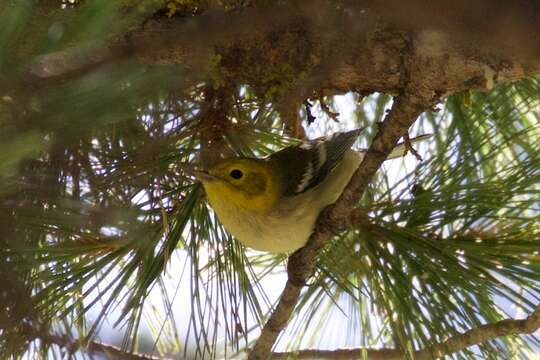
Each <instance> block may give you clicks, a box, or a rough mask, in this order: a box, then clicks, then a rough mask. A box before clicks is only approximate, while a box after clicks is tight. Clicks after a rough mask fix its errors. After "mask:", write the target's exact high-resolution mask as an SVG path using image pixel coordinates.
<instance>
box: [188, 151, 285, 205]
mask: <svg viewBox="0 0 540 360" xmlns="http://www.w3.org/2000/svg"><path fill="white" fill-rule="evenodd" d="M273 170H275V169H273V167H272V164H271V162H269V161H266V160H259V159H249V158H233V159H226V160H222V161H220V162H218V163H217V164H216V165H214V166H212V167H211V168H209V169H208V170H207V171H199V172H197V173H196V174H195V176H196V177H197V178H198V179H199V180H200V181H201V182H202V183H203V185H204V188H205V190H206V193H207V195H208V198H209V200H210V203H211V205H212V207H214V209H215V208H216V207H218V206H220V205H221V206H222V205H223V202H230V203H232V204H234V205H236V206H238V207H242V208H244V209H248V210H251V211H255V212H258V213H265V212H267V211H268V210H269V209H271V208H272V206H273V205H274V204H275V202H276V201H277V200H278V198H279V196H280V190H281V186H280V181H279V178H278V176H276V175H277V174H276V172H275V171H273Z"/></svg>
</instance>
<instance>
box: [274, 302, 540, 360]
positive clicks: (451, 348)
mask: <svg viewBox="0 0 540 360" xmlns="http://www.w3.org/2000/svg"><path fill="white" fill-rule="evenodd" d="M538 329H540V306H538V307H537V308H536V309H535V310H534V311H533V312H532V313H531V314H530V315H529V316H528V317H527V318H526V319H521V320H516V319H505V320H501V321H498V322H496V323H493V324H486V325H482V326H480V327H478V328H475V329H471V330H469V331H466V332H464V333H463V334H459V335H456V336H454V337H451V338H449V339H447V340H445V341H443V342H441V343H438V344H435V345H433V346H430V347H428V348H425V349H423V350H418V351H415V353H414V358H415V359H418V360H431V359H434V358H440V357H443V356H445V355H450V354H452V353H455V352H458V351H460V350H464V349H466V348H468V347H470V346H473V345H478V344H481V343H483V342H486V341H489V340H493V339H496V338H498V337H501V336H509V335H524V334H532V333H534V332H535V331H537V330H538ZM365 356H367V358H368V359H370V360H399V359H403V358H405V356H406V354H404V353H403V352H401V351H399V350H395V349H369V348H356V349H338V350H300V351H295V352H275V353H272V354H271V359H288V358H290V357H292V358H295V359H363V358H365Z"/></svg>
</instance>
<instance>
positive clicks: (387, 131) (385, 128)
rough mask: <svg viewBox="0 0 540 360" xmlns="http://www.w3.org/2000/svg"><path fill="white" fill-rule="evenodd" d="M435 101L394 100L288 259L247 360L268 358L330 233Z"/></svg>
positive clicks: (418, 98) (340, 224)
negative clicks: (338, 191) (342, 185)
mask: <svg viewBox="0 0 540 360" xmlns="http://www.w3.org/2000/svg"><path fill="white" fill-rule="evenodd" d="M433 101H434V99H433V98H431V97H429V96H418V97H411V96H408V95H402V96H399V97H397V98H396V101H395V102H394V104H393V106H392V109H391V111H390V112H389V113H388V115H387V116H386V119H385V121H384V122H383V124H382V125H381V126H380V128H379V132H378V133H377V136H376V137H375V139H374V140H373V142H372V144H371V146H370V148H369V150H368V151H367V153H366V156H365V157H364V159H363V161H362V163H361V164H360V166H359V167H358V170H357V171H356V172H355V174H354V175H353V177H352V179H351V181H350V182H349V184H348V185H347V187H346V189H345V191H344V192H343V194H342V195H341V197H340V198H339V199H338V201H337V202H336V203H335V204H334V205H332V206H330V207H328V208H326V209H325V210H324V211H323V212H322V213H321V215H320V216H319V218H318V220H317V224H316V226H315V230H314V232H313V234H312V235H311V237H310V238H309V240H308V243H307V244H306V246H304V247H303V248H301V249H299V250H297V251H296V252H295V253H294V254H292V255H291V256H290V257H289V263H288V266H287V274H288V279H287V283H286V285H285V288H284V289H283V292H282V294H281V297H280V299H279V302H278V304H277V306H276V307H275V309H274V311H273V312H272V314H271V316H270V318H269V319H268V321H267V322H266V324H265V325H264V327H263V329H262V331H261V335H260V336H259V338H258V339H257V342H256V343H255V346H254V347H253V349H252V351H251V352H250V354H249V357H248V359H250V360H256V359H257V360H258V359H267V358H268V357H269V356H270V351H271V348H272V346H273V345H274V343H275V341H276V339H277V336H278V334H279V333H280V332H281V331H282V330H283V329H284V328H285V326H286V324H287V322H288V321H289V319H290V317H291V315H292V313H293V310H294V307H295V306H296V303H297V301H298V298H299V296H300V291H301V289H302V287H303V286H304V284H305V282H306V279H307V278H308V277H309V276H310V275H311V274H312V272H313V270H314V267H315V261H316V257H317V255H318V253H319V251H320V249H321V248H322V247H323V246H324V244H325V243H326V242H327V241H328V239H330V237H331V236H332V234H333V233H334V232H335V231H336V230H337V229H338V228H340V227H343V226H344V225H345V224H344V223H346V220H345V219H346V218H347V216H348V214H349V213H350V211H351V209H352V208H353V205H354V204H356V203H357V202H358V200H359V199H360V197H361V195H362V193H363V192H364V190H365V188H366V187H367V185H368V182H369V180H370V179H371V178H372V177H373V175H374V174H375V172H376V171H377V170H378V169H379V167H380V166H381V165H382V163H383V161H384V160H385V159H386V157H387V156H388V154H389V153H390V152H391V151H392V149H393V148H394V146H395V145H396V143H397V142H398V140H399V138H400V137H401V136H402V134H403V133H405V132H406V131H407V130H408V129H409V127H410V126H411V125H412V123H413V122H414V121H415V120H416V118H417V117H418V116H419V115H420V114H421V113H422V112H423V111H425V110H426V109H429V108H431V105H432V103H433Z"/></svg>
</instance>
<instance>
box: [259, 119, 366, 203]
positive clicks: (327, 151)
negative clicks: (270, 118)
mask: <svg viewBox="0 0 540 360" xmlns="http://www.w3.org/2000/svg"><path fill="white" fill-rule="evenodd" d="M362 130H363V128H361V129H356V130H352V131H348V132H340V133H336V134H334V135H331V136H329V137H321V138H318V139H314V140H311V141H308V142H305V143H303V144H300V145H297V146H291V147H287V148H285V149H283V150H281V151H278V152H276V153H275V154H272V155H271V156H270V158H269V160H270V161H276V162H277V163H278V164H279V166H281V172H282V174H283V179H282V180H283V183H284V195H285V196H294V195H297V194H301V193H303V192H304V191H306V190H309V189H311V188H313V187H314V186H317V185H318V184H320V183H321V182H322V181H323V180H324V179H325V178H326V177H327V176H328V174H330V173H331V172H332V170H333V169H334V168H335V167H336V165H337V164H338V163H339V162H340V161H341V159H342V158H343V154H345V152H346V151H347V150H349V149H350V148H351V146H352V145H353V144H354V142H355V141H356V139H357V138H358V136H359V135H360V133H361V132H362Z"/></svg>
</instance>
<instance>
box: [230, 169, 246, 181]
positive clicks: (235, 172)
mask: <svg viewBox="0 0 540 360" xmlns="http://www.w3.org/2000/svg"><path fill="white" fill-rule="evenodd" d="M229 175H230V176H231V177H232V178H233V179H236V180H238V179H241V178H242V176H244V173H243V172H242V171H240V170H238V169H234V170H231V173H230V174H229Z"/></svg>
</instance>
